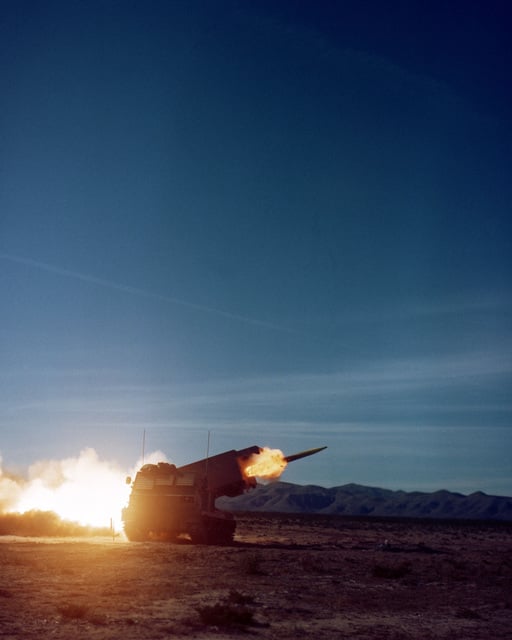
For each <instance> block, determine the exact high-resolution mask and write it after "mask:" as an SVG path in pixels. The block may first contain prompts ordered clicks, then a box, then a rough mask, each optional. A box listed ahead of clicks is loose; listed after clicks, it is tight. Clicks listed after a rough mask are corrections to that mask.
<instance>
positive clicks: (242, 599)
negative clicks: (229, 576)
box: [226, 589, 254, 604]
mask: <svg viewBox="0 0 512 640" xmlns="http://www.w3.org/2000/svg"><path fill="white" fill-rule="evenodd" d="M226 602H229V603H231V604H252V603H253V602H254V598H253V597H252V596H249V595H245V594H244V593H240V591H237V590H236V589H231V591H230V592H229V595H228V597H227V598H226Z"/></svg>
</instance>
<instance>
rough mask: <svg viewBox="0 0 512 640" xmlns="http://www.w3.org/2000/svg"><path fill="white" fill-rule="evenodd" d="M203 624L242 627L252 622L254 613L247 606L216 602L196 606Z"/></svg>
mask: <svg viewBox="0 0 512 640" xmlns="http://www.w3.org/2000/svg"><path fill="white" fill-rule="evenodd" d="M197 612H198V613H199V617H200V619H201V622H202V623H203V624H207V625H211V626H216V627H243V626H247V625H250V624H252V623H253V621H254V620H253V618H254V613H253V612H252V611H251V610H250V609H248V608H247V607H242V606H237V605H232V604H229V603H222V602H218V603H217V604H214V605H206V606H204V607H198V608H197Z"/></svg>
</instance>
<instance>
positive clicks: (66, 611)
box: [57, 603, 89, 620]
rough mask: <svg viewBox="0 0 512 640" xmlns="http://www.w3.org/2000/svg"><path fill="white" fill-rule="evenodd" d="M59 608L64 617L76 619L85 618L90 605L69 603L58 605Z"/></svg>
mask: <svg viewBox="0 0 512 640" xmlns="http://www.w3.org/2000/svg"><path fill="white" fill-rule="evenodd" d="M57 610H58V612H59V613H60V615H61V616H62V617H63V618H69V619H70V620H75V619H83V618H85V616H86V615H87V612H88V611H89V607H88V606H87V605H86V604H78V603H69V604H63V605H61V606H60V607H57Z"/></svg>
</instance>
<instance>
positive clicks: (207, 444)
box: [204, 429, 210, 486]
mask: <svg viewBox="0 0 512 640" xmlns="http://www.w3.org/2000/svg"><path fill="white" fill-rule="evenodd" d="M209 457H210V429H208V438H207V440H206V461H205V469H204V471H205V476H206V486H208V459H209Z"/></svg>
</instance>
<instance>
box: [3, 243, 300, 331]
mask: <svg viewBox="0 0 512 640" xmlns="http://www.w3.org/2000/svg"><path fill="white" fill-rule="evenodd" d="M0 259H2V260H8V261H9V262H15V263H17V264H24V265H27V266H29V267H33V268H35V269H39V270H42V271H47V272H49V273H55V274H57V275H59V276H64V277H66V278H74V279H75V280H81V281H82V282H88V283H90V284H95V285H98V286H100V287H107V288H109V289H115V290H116V291H122V292H124V293H129V294H132V295H136V296H141V297H144V298H151V299H153V300H159V301H160V302H168V303H171V304H175V305H179V306H181V307H187V308H188V309H193V310H195V311H201V312H203V313H209V314H213V315H217V316H221V317H223V318H227V319H229V320H237V321H239V322H244V323H246V324H252V325H255V326H259V327H264V328H266V329H272V330H274V331H283V332H286V333H298V332H297V331H295V330H294V329H290V328H288V327H283V326H281V325H277V324H274V323H272V322H266V321H265V320H259V319H258V318H251V317H249V316H243V315H240V314H237V313H231V312H230V311H224V310H223V309H217V308H216V307H209V306H206V305H202V304H197V303H195V302H190V301H188V300H183V299H181V298H175V297H174V296H168V295H164V294H161V293H154V292H151V291H146V290H145V289H139V288H138V287H131V286H129V285H125V284H121V283H119V282H114V281H112V280H106V279H104V278H97V277H96V276H91V275H87V274H84V273H80V272H78V271H72V270H70V269H63V268H61V267H56V266H54V265H51V264H48V263H46V262H40V261H39V260H32V259H31V258H23V257H21V256H15V255H12V254H9V253H4V252H3V251H0Z"/></svg>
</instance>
